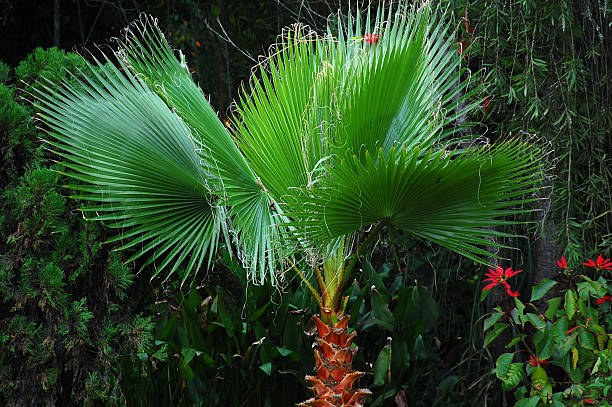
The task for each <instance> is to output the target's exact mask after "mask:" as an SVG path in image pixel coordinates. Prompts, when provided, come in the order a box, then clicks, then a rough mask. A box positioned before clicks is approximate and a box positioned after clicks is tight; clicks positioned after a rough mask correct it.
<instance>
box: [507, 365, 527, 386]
mask: <svg viewBox="0 0 612 407" xmlns="http://www.w3.org/2000/svg"><path fill="white" fill-rule="evenodd" d="M521 380H523V364H522V363H512V364H511V365H510V368H509V369H508V373H507V375H506V377H505V378H504V379H503V381H502V388H503V389H504V390H505V391H509V390H512V389H513V388H515V387H516V386H518V385H519V383H520V382H521Z"/></svg>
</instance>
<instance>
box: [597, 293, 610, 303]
mask: <svg viewBox="0 0 612 407" xmlns="http://www.w3.org/2000/svg"><path fill="white" fill-rule="evenodd" d="M606 301H612V296H610V295H604V296H603V297H601V298H600V299H598V300H595V302H596V303H597V304H603V303H604V302H606Z"/></svg>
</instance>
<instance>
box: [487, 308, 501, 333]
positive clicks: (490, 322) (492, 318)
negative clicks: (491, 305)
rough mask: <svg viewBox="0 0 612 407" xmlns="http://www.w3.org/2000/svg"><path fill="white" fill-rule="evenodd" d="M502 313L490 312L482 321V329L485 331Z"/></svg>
mask: <svg viewBox="0 0 612 407" xmlns="http://www.w3.org/2000/svg"><path fill="white" fill-rule="evenodd" d="M503 315H504V313H503V312H494V313H493V314H491V316H489V318H487V319H485V321H484V329H483V330H484V331H485V332H486V331H487V330H488V329H489V328H491V327H492V326H493V324H495V323H496V322H497V321H499V319H500V318H501V317H502V316H503Z"/></svg>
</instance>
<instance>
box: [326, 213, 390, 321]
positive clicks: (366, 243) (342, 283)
mask: <svg viewBox="0 0 612 407" xmlns="http://www.w3.org/2000/svg"><path fill="white" fill-rule="evenodd" d="M386 224H387V219H386V218H385V219H383V220H381V221H380V222H378V224H376V226H374V229H372V230H371V231H370V233H369V234H368V237H366V238H365V240H364V241H363V242H362V243H361V245H359V248H358V249H357V252H356V253H355V254H354V255H353V258H352V259H351V261H350V262H349V264H348V265H347V266H346V267H345V268H344V270H343V271H342V273H341V274H340V277H339V278H338V280H339V283H338V288H337V289H336V292H335V293H334V296H333V298H332V307H333V309H334V310H336V309H337V308H338V307H339V306H340V299H341V298H342V293H343V292H344V288H345V287H344V286H345V284H346V282H347V281H348V277H350V275H351V272H352V271H353V268H354V267H355V264H356V263H357V260H358V259H359V257H361V256H362V255H363V254H364V253H365V251H366V249H369V246H370V244H371V243H372V242H373V241H374V238H375V237H376V236H378V232H380V230H381V229H382V228H383V226H385V225H386Z"/></svg>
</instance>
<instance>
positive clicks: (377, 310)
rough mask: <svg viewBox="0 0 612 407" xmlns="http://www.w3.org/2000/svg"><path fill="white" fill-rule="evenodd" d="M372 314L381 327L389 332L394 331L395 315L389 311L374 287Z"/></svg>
mask: <svg viewBox="0 0 612 407" xmlns="http://www.w3.org/2000/svg"><path fill="white" fill-rule="evenodd" d="M370 298H371V300H372V312H373V314H374V317H375V318H376V319H377V320H378V321H379V322H380V325H381V326H382V327H384V328H385V329H387V330H389V331H393V322H394V319H393V314H391V311H389V308H388V307H387V304H386V303H385V301H384V299H383V297H382V295H381V294H380V293H379V292H378V290H377V289H376V288H374V287H372V289H371V296H370Z"/></svg>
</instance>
